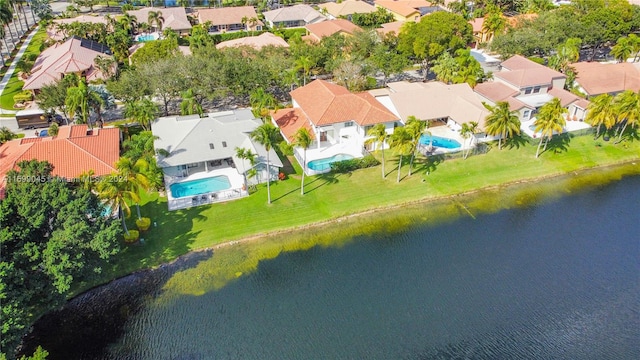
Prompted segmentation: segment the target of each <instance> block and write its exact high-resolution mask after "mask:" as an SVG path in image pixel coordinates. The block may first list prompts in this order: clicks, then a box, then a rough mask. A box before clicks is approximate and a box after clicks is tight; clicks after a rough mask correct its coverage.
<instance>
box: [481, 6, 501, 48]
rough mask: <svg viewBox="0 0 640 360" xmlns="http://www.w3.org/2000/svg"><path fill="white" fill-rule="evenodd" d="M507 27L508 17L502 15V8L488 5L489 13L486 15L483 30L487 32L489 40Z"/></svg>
mask: <svg viewBox="0 0 640 360" xmlns="http://www.w3.org/2000/svg"><path fill="white" fill-rule="evenodd" d="M506 27H507V19H506V18H505V17H504V16H503V15H502V10H501V9H500V8H499V7H497V6H487V14H486V15H485V17H484V22H483V24H482V31H483V32H484V33H486V34H487V42H490V41H491V40H493V38H494V37H495V35H496V34H499V33H501V32H503V31H504V29H505V28H506Z"/></svg>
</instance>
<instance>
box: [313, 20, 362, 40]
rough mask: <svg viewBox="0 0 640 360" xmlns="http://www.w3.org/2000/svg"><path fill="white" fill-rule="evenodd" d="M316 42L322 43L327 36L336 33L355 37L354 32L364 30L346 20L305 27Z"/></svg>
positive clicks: (329, 21)
mask: <svg viewBox="0 0 640 360" xmlns="http://www.w3.org/2000/svg"><path fill="white" fill-rule="evenodd" d="M305 27H306V28H307V30H308V31H309V35H311V36H312V37H313V38H315V39H316V40H318V41H320V40H322V38H323V37H325V36H331V35H333V34H335V33H339V32H343V33H347V34H350V35H353V33H354V32H356V31H358V30H362V28H360V27H359V26H358V25H355V24H353V23H352V22H350V21H349V20H346V19H335V20H327V21H323V22H319V23H315V24H309V25H307V26H305Z"/></svg>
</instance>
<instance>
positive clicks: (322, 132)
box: [320, 131, 327, 141]
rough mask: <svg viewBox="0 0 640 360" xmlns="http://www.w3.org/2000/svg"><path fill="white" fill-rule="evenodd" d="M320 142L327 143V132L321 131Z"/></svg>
mask: <svg viewBox="0 0 640 360" xmlns="http://www.w3.org/2000/svg"><path fill="white" fill-rule="evenodd" d="M320 141H327V132H326V131H321V132H320Z"/></svg>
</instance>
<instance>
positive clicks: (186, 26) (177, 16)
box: [127, 7, 191, 31]
mask: <svg viewBox="0 0 640 360" xmlns="http://www.w3.org/2000/svg"><path fill="white" fill-rule="evenodd" d="M151 11H159V12H161V13H162V17H163V18H164V22H163V23H162V28H163V29H173V30H176V31H180V30H190V29H191V23H190V22H189V19H188V18H187V12H186V11H185V9H184V8H183V7H164V8H155V7H146V8H142V9H138V10H130V11H127V14H129V15H133V16H135V17H136V19H137V21H138V23H146V22H149V13H150V12H151Z"/></svg>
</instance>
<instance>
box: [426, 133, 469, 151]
mask: <svg viewBox="0 0 640 360" xmlns="http://www.w3.org/2000/svg"><path fill="white" fill-rule="evenodd" d="M432 139H433V142H432ZM420 144H422V145H427V146H428V145H433V146H434V147H440V148H444V149H457V148H459V147H460V146H462V145H460V143H459V142H457V141H455V140H453V139H447V138H443V137H440V136H429V135H422V136H421V137H420Z"/></svg>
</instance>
